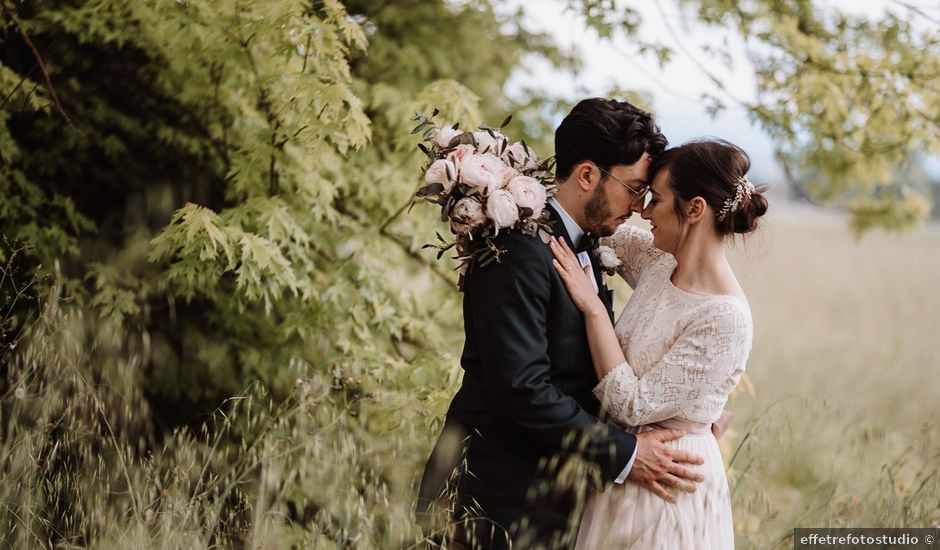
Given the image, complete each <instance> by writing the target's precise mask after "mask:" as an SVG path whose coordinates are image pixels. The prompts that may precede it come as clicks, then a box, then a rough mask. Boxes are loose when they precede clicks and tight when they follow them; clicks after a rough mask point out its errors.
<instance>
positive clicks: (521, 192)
mask: <svg viewBox="0 0 940 550" xmlns="http://www.w3.org/2000/svg"><path fill="white" fill-rule="evenodd" d="M506 190H507V191H509V192H510V193H511V194H512V198H513V200H514V201H516V204H518V205H519V207H521V208H531V209H532V217H533V218H538V217H539V216H540V215H541V214H542V210H543V209H544V208H545V201H546V200H547V199H548V195H547V194H546V193H545V187H544V186H543V185H542V184H541V183H539V181H538V180H537V179H535V178H530V177H529V176H516V177H514V178H512V179H511V180H509V185H507V186H506Z"/></svg>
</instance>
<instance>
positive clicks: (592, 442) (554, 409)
mask: <svg viewBox="0 0 940 550" xmlns="http://www.w3.org/2000/svg"><path fill="white" fill-rule="evenodd" d="M497 244H498V246H500V247H502V248H506V249H507V252H506V254H505V255H504V256H503V258H502V261H501V262H493V263H491V264H489V265H488V266H486V267H479V266H475V267H474V269H473V271H472V272H471V273H470V275H469V276H468V278H467V280H466V282H465V283H466V286H465V292H466V296H465V299H466V300H468V314H469V316H470V319H469V320H470V322H471V324H472V327H473V330H474V332H475V336H476V337H477V338H476V340H477V342H478V344H479V346H478V349H477V353H478V354H479V356H480V364H481V369H482V373H481V374H482V377H483V380H484V383H485V384H486V386H487V390H488V392H489V395H490V396H491V402H492V404H493V406H494V407H497V408H498V409H499V410H500V412H502V413H503V416H504V418H505V419H506V421H507V422H511V423H513V424H515V425H516V426H517V427H518V428H519V429H520V432H521V433H523V434H525V436H526V437H527V438H528V439H529V440H530V441H531V442H532V443H534V444H535V445H537V446H538V447H539V448H540V449H541V450H542V451H543V452H545V453H546V454H547V453H551V452H566V453H576V454H578V455H580V456H582V457H583V458H585V459H587V460H589V461H591V462H593V463H595V464H597V465H598V466H599V467H600V468H601V471H602V473H603V475H604V478H605V479H608V480H614V479H615V478H622V477H626V476H625V470H624V468H625V466H626V467H627V469H626V472H629V465H630V463H631V462H632V460H633V458H634V452H635V450H636V437H635V436H633V435H631V434H628V433H625V432H623V431H621V430H618V429H616V428H614V427H612V426H609V425H607V424H605V423H603V422H600V421H599V420H598V419H597V418H596V417H594V416H593V415H591V414H590V413H588V412H587V411H585V410H584V409H582V408H581V407H580V405H579V404H578V402H577V401H576V400H575V399H574V398H573V397H571V396H570V395H567V394H565V393H563V392H562V391H560V390H559V389H558V387H556V386H555V385H554V384H553V382H552V379H551V375H550V367H551V362H550V359H549V354H548V346H549V342H548V312H549V303H550V300H551V289H552V280H551V277H553V276H555V275H554V271H553V268H552V267H551V263H550V262H551V259H550V258H551V253H550V251H549V250H548V248H547V247H546V246H545V245H544V244H543V243H542V242H541V241H539V240H538V239H537V238H533V237H527V236H524V235H521V234H519V233H515V232H513V233H509V234H506V235H504V236H501V237H500V238H499V239H498V240H497ZM572 443H574V444H572ZM621 474H623V475H621ZM621 481H622V480H621Z"/></svg>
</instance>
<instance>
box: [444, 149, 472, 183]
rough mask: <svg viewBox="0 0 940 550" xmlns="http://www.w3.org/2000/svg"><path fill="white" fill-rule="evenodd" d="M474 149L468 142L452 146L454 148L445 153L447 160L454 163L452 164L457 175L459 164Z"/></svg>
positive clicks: (458, 173)
mask: <svg viewBox="0 0 940 550" xmlns="http://www.w3.org/2000/svg"><path fill="white" fill-rule="evenodd" d="M474 151H476V149H474V148H473V145H470V144H469V143H461V144H460V145H458V146H457V147H454V150H453V151H451V152H450V153H447V160H449V161H451V162H453V163H454V166H455V167H456V168H457V175H458V176H459V175H460V165H461V164H463V161H464V159H465V158H467V157H469V156H470V155H472V154H473V152H474Z"/></svg>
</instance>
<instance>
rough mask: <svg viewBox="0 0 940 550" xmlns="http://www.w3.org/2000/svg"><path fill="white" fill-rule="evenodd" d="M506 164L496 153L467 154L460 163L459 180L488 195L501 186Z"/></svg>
mask: <svg viewBox="0 0 940 550" xmlns="http://www.w3.org/2000/svg"><path fill="white" fill-rule="evenodd" d="M505 171H506V165H505V164H503V161H501V160H499V157H497V156H496V155H491V154H489V153H487V154H485V155H478V154H473V155H468V156H467V157H466V158H464V159H463V162H461V163H460V181H462V182H463V183H464V184H466V185H468V186H470V187H472V188H473V189H476V190H478V191H479V192H480V193H483V194H484V195H489V194H491V193H493V192H494V191H496V190H497V189H499V188H500V187H502V186H503V181H504V176H505Z"/></svg>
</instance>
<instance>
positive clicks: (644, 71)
mask: <svg viewBox="0 0 940 550" xmlns="http://www.w3.org/2000/svg"><path fill="white" fill-rule="evenodd" d="M566 3H567V2H565V1H564V0H505V1H503V2H497V4H499V5H500V9H506V10H511V11H515V9H517V8H518V7H519V6H521V7H522V9H523V10H524V11H525V14H526V25H527V26H528V27H529V28H530V29H531V30H541V31H546V32H548V33H550V34H551V35H552V36H554V37H555V39H556V42H557V43H558V44H559V45H561V46H562V47H563V48H564V49H566V50H574V51H576V52H577V55H578V57H579V58H581V59H582V60H583V65H584V67H583V69H582V70H581V71H580V72H579V73H578V74H568V75H564V74H562V75H559V74H558V71H557V70H554V69H552V68H550V67H548V66H547V65H539V64H535V65H532V66H531V70H530V71H528V72H525V71H520V72H519V73H518V74H517V75H516V76H515V77H514V78H513V79H512V80H511V82H510V87H509V88H510V92H509V93H510V94H512V93H517V92H518V90H519V89H521V88H528V87H535V88H541V89H545V90H550V91H551V93H553V94H557V95H561V96H563V97H568V98H570V99H572V100H576V99H579V98H582V97H590V96H596V95H604V94H606V93H607V92H608V91H609V90H611V89H617V88H619V89H623V90H636V91H641V92H645V93H647V94H649V95H650V96H651V97H652V98H653V110H654V111H655V114H656V116H657V119H658V120H659V122H660V126H661V128H662V129H663V132H664V133H665V134H666V136H667V137H668V138H669V141H670V143H672V144H680V143H682V142H684V141H686V140H688V139H690V138H692V137H697V136H705V135H714V136H718V137H722V138H725V139H728V140H729V141H732V142H734V143H736V144H738V145H740V146H742V147H743V148H744V149H745V150H746V151H747V152H748V153H749V154H750V155H751V159H752V165H753V166H752V170H751V173H752V175H753V178H752V179H754V180H755V181H760V182H766V183H772V182H774V181H776V180H778V179H779V178H780V174H781V171H780V168H779V167H778V166H777V164H776V161H775V160H774V159H773V147H772V144H771V142H770V139H769V138H768V136H767V135H766V134H765V133H764V132H763V131H762V130H761V129H759V128H757V127H755V126H753V125H752V124H751V123H750V122H749V121H748V119H747V117H746V115H745V112H744V110H743V109H741V108H739V107H734V106H729V108H728V109H726V110H725V111H723V112H722V113H721V114H720V115H719V116H718V117H717V118H715V119H712V118H711V117H710V116H709V115H708V114H707V112H706V110H705V107H704V103H703V102H702V100H701V99H700V98H701V95H702V94H703V93H712V94H716V95H719V96H722V94H721V93H720V92H719V91H718V88H717V87H716V86H715V85H714V84H713V83H712V82H711V81H710V79H709V78H708V76H707V74H706V71H705V70H703V67H704V68H705V69H707V71H708V72H710V73H712V74H714V75H715V76H717V77H719V78H720V79H721V80H722V81H723V82H724V84H725V86H726V88H727V89H728V91H729V92H730V93H731V94H732V95H734V96H735V97H737V98H739V99H742V100H752V99H754V97H755V91H756V85H755V80H754V76H753V71H752V69H751V66H750V63H749V62H748V60H747V58H746V56H745V45H744V44H743V42H742V41H741V40H740V39H739V38H738V36H737V35H736V34H735V33H733V32H728V33H721V31H720V30H718V29H716V28H713V27H707V26H705V25H702V24H699V23H697V21H696V19H695V17H694V13H693V14H690V13H683V12H680V10H679V9H678V7H677V6H676V3H675V2H659V1H654V2H629V5H630V6H631V7H633V8H634V9H637V10H638V11H639V12H640V15H641V17H642V19H643V24H642V25H641V30H640V36H641V37H642V38H643V39H645V40H647V41H650V42H662V43H666V44H669V45H670V46H672V47H673V49H674V57H673V60H672V61H670V62H669V63H668V64H667V66H666V67H664V68H660V67H659V65H658V63H657V62H656V60H655V59H654V58H653V56H651V55H650V56H637V55H631V54H630V52H632V51H634V49H635V47H634V46H633V45H631V44H628V43H627V40H626V39H625V38H623V37H617V38H615V39H614V40H613V41H610V40H602V39H600V38H599V37H598V36H597V33H595V32H593V31H592V30H589V29H587V28H586V27H585V26H584V25H583V24H582V23H581V21H580V18H579V17H576V16H575V14H574V13H573V12H571V11H566V10H565V5H566ZM817 3H818V4H819V5H821V6H830V7H838V8H839V9H842V10H845V11H849V12H851V13H857V14H863V15H866V16H869V17H872V18H876V17H878V16H879V15H881V14H883V13H884V11H885V10H886V9H891V10H893V11H896V12H901V11H903V8H902V7H901V6H900V5H899V3H898V2H893V1H890V0H844V1H838V0H828V1H823V2H817ZM908 3H909V4H912V5H916V6H918V7H920V8H922V9H924V10H926V11H928V12H929V13H931V14H932V15H935V16H937V17H940V4H938V2H937V1H936V0H931V1H923V0H921V1H917V0H910V1H909V2H908ZM677 38H681V41H680V40H677ZM722 41H727V42H728V48H727V49H728V50H729V52H730V53H731V55H732V58H733V65H732V68H730V69H729V68H727V67H725V65H724V64H723V63H722V62H720V61H719V60H717V59H714V58H712V57H709V56H708V55H707V54H705V53H704V52H703V46H704V45H707V44H711V45H716V44H720V43H721V42H722ZM677 43H681V44H682V46H680V47H675V45H676V44H677ZM726 104H730V102H728V101H726ZM930 168H931V172H933V173H937V174H940V163H938V162H936V160H935V159H934V161H932V162H931V167H930Z"/></svg>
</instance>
